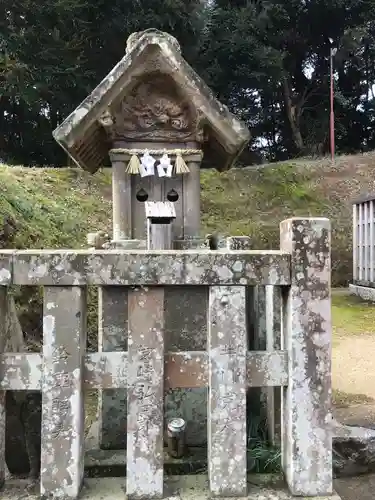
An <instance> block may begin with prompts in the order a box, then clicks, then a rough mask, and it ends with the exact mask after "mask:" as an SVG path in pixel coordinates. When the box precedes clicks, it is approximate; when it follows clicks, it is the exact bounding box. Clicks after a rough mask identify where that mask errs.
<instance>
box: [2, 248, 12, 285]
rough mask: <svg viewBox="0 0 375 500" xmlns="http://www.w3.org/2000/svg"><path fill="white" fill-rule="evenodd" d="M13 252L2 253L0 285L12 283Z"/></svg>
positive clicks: (4, 251)
mask: <svg viewBox="0 0 375 500" xmlns="http://www.w3.org/2000/svg"><path fill="white" fill-rule="evenodd" d="M13 255H14V251H13V250H3V249H2V250H1V251H0V285H1V286H6V285H10V284H11V283H12V265H13Z"/></svg>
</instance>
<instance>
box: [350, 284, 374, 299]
mask: <svg viewBox="0 0 375 500" xmlns="http://www.w3.org/2000/svg"><path fill="white" fill-rule="evenodd" d="M349 293H350V294H351V295H357V297H360V298H361V299H363V300H367V301H369V302H375V288H372V287H369V286H361V285H355V284H350V285H349Z"/></svg>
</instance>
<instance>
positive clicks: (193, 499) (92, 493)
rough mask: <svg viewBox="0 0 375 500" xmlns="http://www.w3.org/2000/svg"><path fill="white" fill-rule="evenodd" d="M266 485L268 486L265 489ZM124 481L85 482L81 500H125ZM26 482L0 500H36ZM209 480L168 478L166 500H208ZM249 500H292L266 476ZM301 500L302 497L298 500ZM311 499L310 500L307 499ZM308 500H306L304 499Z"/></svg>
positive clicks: (255, 482)
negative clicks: (28, 490) (27, 490)
mask: <svg viewBox="0 0 375 500" xmlns="http://www.w3.org/2000/svg"><path fill="white" fill-rule="evenodd" d="M265 483H267V486H265ZM125 484H126V481H125V479H124V478H118V477H114V478H109V477H108V478H100V479H99V478H95V479H85V480H84V486H83V489H82V493H81V496H80V499H81V500H105V499H111V500H125V499H126V491H125ZM26 486H27V483H26V481H22V480H20V479H16V480H11V481H8V482H7V487H6V488H5V490H4V491H2V492H1V500H20V499H21V498H22V500H37V499H38V500H39V498H40V497H39V494H38V491H37V488H35V490H36V491H30V492H29V493H27V492H26ZM209 498H210V496H209V493H208V478H207V476H206V475H204V474H202V475H197V476H195V475H191V476H171V477H169V478H167V479H166V481H165V495H164V499H165V500H208V499H209ZM247 498H248V499H249V500H292V499H293V498H294V499H295V498H297V497H292V496H291V495H290V494H289V493H288V491H287V490H286V488H285V487H284V486H283V485H282V483H281V481H280V478H279V477H275V476H270V475H268V474H261V475H259V474H258V475H249V476H248V496H247ZM299 498H300V500H303V499H304V498H305V497H299ZM315 498H319V500H340V497H339V496H338V495H337V494H333V495H331V496H328V497H315ZM310 499H311V497H310ZM306 500H307V499H306Z"/></svg>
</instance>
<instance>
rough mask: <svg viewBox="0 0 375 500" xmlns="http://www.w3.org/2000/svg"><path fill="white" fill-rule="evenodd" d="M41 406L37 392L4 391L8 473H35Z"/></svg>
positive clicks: (32, 476)
mask: <svg viewBox="0 0 375 500" xmlns="http://www.w3.org/2000/svg"><path fill="white" fill-rule="evenodd" d="M41 410H42V395H41V393H40V392H28V393H26V394H25V393H20V392H12V391H7V392H6V442H5V457H6V463H7V466H8V470H9V472H10V473H11V474H17V475H28V476H29V477H30V478H33V479H36V478H38V477H39V474H40V454H41Z"/></svg>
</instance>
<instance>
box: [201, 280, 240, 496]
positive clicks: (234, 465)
mask: <svg viewBox="0 0 375 500" xmlns="http://www.w3.org/2000/svg"><path fill="white" fill-rule="evenodd" d="M246 333H247V332H246V304H245V288H244V287H211V288H210V292H209V310H208V352H209V359H210V370H209V382H210V384H209V396H208V397H209V399H208V436H209V437H208V475H209V485H210V492H211V493H212V494H213V495H215V496H245V495H246V492H247V484H246V476H247V470H246V467H247V462H246V449H247V446H246V445H247V440H246Z"/></svg>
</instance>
